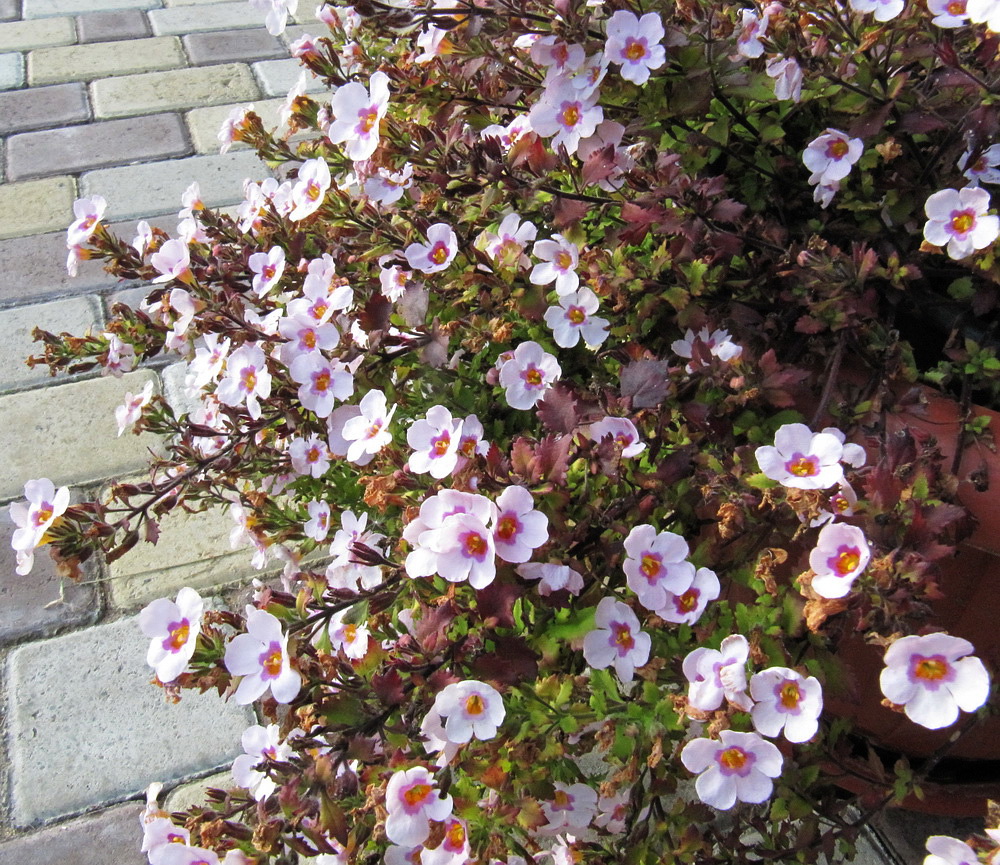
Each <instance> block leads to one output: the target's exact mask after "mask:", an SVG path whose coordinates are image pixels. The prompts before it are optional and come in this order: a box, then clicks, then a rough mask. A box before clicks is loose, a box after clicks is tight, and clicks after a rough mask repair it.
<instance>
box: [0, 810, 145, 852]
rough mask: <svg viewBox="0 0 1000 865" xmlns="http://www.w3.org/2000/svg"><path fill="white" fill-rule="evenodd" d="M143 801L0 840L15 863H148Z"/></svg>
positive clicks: (3, 848)
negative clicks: (141, 821)
mask: <svg viewBox="0 0 1000 865" xmlns="http://www.w3.org/2000/svg"><path fill="white" fill-rule="evenodd" d="M141 810H142V806H141V804H140V803H139V802H132V803H130V804H128V805H118V806H117V807H114V808H108V809H106V810H104V811H100V812H98V813H97V814H89V815H87V816H86V817H80V818H79V819H77V820H70V821H69V822H67V823H61V824H59V825H58V826H52V827H51V828H48V829H42V830H41V831H39V832H32V833H31V834H30V835H25V836H23V837H21V838H16V839H15V840H13V841H8V842H7V843H6V844H0V862H9V863H11V865H14V863H16V865H54V863H67V865H68V863H72V865H140V863H142V865H145V862H146V857H145V855H144V854H142V853H140V852H139V847H140V846H141V844H142V829H141V828H140V827H139V813H140V811H141Z"/></svg>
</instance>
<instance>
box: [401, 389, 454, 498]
mask: <svg viewBox="0 0 1000 865" xmlns="http://www.w3.org/2000/svg"><path fill="white" fill-rule="evenodd" d="M461 441H462V421H460V420H455V419H454V418H452V416H451V412H450V411H448V409H446V408H445V407H444V406H443V405H435V406H431V407H430V408H429V409H428V410H427V416H426V417H424V418H420V419H419V420H417V421H416V422H414V424H413V425H412V426H411V427H410V428H409V429H408V430H407V431H406V443H407V444H408V445H409V446H410V447H411V448H413V451H414V452H413V453H412V454H411V455H410V459H409V461H408V464H409V466H410V471H412V472H416V473H417V474H424V473H428V474H430V476H431V477H432V478H436V479H438V480H440V479H441V478H443V477H447V476H448V475H450V474H451V473H452V472H453V471H454V470H455V466H456V465H457V463H458V447H459V445H460V444H461Z"/></svg>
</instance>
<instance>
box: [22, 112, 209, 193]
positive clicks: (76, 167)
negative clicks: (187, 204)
mask: <svg viewBox="0 0 1000 865" xmlns="http://www.w3.org/2000/svg"><path fill="white" fill-rule="evenodd" d="M186 132H187V130H186V126H185V124H184V121H183V120H182V119H181V118H180V116H179V115H177V114H152V115H145V116H142V117H128V118H125V119H123V120H107V121H104V122H102V123H87V124H84V125H81V126H66V127H61V128H59V129H46V130H44V131H41V132H24V133H22V134H20V135H14V136H12V137H11V138H10V139H8V141H7V162H6V164H7V176H8V177H9V178H10V179H11V180H22V179H24V178H26V177H44V176H45V175H47V174H57V173H66V172H72V173H74V174H75V173H76V172H78V171H83V170H85V169H88V168H100V167H103V166H106V165H127V164H129V163H132V162H139V161H148V160H153V159H165V158H167V157H170V156H186V155H187V154H189V153H191V152H192V147H191V145H190V144H189V143H188V140H187V134H186Z"/></svg>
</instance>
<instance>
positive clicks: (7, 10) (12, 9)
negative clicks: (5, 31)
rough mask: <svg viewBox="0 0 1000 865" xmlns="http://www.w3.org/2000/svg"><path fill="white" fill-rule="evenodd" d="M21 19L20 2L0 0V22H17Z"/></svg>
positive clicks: (16, 0)
mask: <svg viewBox="0 0 1000 865" xmlns="http://www.w3.org/2000/svg"><path fill="white" fill-rule="evenodd" d="M20 17H21V0H0V21H17V20H18V19H19V18H20Z"/></svg>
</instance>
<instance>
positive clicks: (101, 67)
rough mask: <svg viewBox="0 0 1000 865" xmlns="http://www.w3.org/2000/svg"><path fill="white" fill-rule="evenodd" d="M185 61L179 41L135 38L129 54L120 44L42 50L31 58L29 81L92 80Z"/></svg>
mask: <svg viewBox="0 0 1000 865" xmlns="http://www.w3.org/2000/svg"><path fill="white" fill-rule="evenodd" d="M185 62H186V60H185V57H184V51H183V49H182V48H181V43H180V40H179V39H177V38H176V37H171V36H156V37H153V38H150V39H136V40H135V41H133V42H131V43H130V44H129V47H128V50H127V51H124V50H122V46H121V45H120V44H119V43H118V42H94V43H91V44H89V45H67V46H65V47H63V48H39V49H38V50H37V51H32V52H31V53H30V54H29V55H28V81H29V82H30V83H31V84H32V85H36V84H56V83H58V82H60V81H91V80H93V79H95V78H105V77H107V76H110V75H129V74H131V73H137V72H151V71H154V70H160V69H176V68H177V67H180V66H184V64H185Z"/></svg>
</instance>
